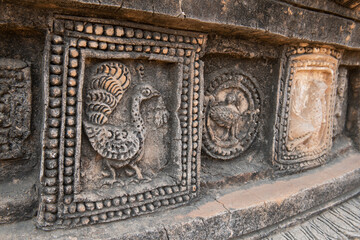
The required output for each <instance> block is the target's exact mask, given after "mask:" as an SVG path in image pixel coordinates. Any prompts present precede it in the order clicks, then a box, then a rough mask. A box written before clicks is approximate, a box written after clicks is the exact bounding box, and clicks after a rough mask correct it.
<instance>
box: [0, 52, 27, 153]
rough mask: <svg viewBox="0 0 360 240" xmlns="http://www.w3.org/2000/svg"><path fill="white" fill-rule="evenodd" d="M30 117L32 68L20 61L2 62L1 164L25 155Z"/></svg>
mask: <svg viewBox="0 0 360 240" xmlns="http://www.w3.org/2000/svg"><path fill="white" fill-rule="evenodd" d="M30 115H31V76H30V67H29V66H28V64H27V63H25V62H22V61H20V60H15V59H7V58H0V160H2V159H3V160H5V159H17V158H20V157H22V156H23V155H24V152H23V149H22V146H23V142H24V140H25V139H26V138H27V137H28V136H29V134H30Z"/></svg>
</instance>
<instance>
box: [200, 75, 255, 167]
mask: <svg viewBox="0 0 360 240" xmlns="http://www.w3.org/2000/svg"><path fill="white" fill-rule="evenodd" d="M260 95H261V94H260V92H259V88H258V85H257V82H256V80H255V79H254V78H250V77H248V76H246V75H245V74H242V73H240V72H225V73H221V74H219V73H216V74H214V75H213V77H212V78H211V83H210V86H209V88H208V89H207V91H206V97H205V101H206V108H205V122H204V133H203V148H204V150H205V152H206V153H207V154H208V155H209V156H211V157H213V158H215V159H221V160H229V159H233V158H235V157H237V156H239V155H240V154H241V153H242V152H244V151H245V150H246V149H248V148H249V147H250V145H251V143H252V142H253V140H254V138H255V137H256V134H257V130H258V126H259V124H258V121H259V115H260V112H261V99H260Z"/></svg>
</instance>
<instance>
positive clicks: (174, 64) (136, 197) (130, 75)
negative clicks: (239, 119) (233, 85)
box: [38, 16, 206, 229]
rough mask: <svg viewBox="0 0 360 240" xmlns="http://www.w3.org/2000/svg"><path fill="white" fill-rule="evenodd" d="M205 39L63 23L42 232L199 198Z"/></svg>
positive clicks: (46, 138)
mask: <svg viewBox="0 0 360 240" xmlns="http://www.w3.org/2000/svg"><path fill="white" fill-rule="evenodd" d="M205 41H206V36H205V35H203V34H201V33H194V32H187V31H177V30H171V29H164V28H158V27H154V26H147V25H142V24H136V23H130V22H123V21H113V20H103V19H89V18H86V19H84V18H81V17H69V16H56V17H55V18H54V19H53V23H52V29H51V30H50V31H49V33H48V37H47V48H46V53H45V56H44V62H45V69H44V72H45V74H44V92H45V97H44V99H45V102H46V103H45V105H46V107H45V109H44V112H45V116H44V127H43V139H42V143H43V152H42V160H41V184H42V189H41V199H40V204H39V214H38V226H39V227H41V228H43V229H54V228H67V227H76V226H80V225H87V224H96V223H103V222H110V221H115V220H122V219H127V218H130V217H134V216H137V215H142V214H146V213H151V212H154V211H157V210H160V209H163V208H171V207H175V206H179V205H182V204H185V203H187V202H189V201H190V200H191V199H192V198H194V197H196V195H197V193H198V189H199V168H200V151H201V139H202V135H201V134H202V105H203V99H202V95H203V63H202V61H201V60H200V56H201V55H202V53H203V48H204V45H205Z"/></svg>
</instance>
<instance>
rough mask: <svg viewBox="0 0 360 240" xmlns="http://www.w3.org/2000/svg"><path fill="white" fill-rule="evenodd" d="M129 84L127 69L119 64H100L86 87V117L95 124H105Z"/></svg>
mask: <svg viewBox="0 0 360 240" xmlns="http://www.w3.org/2000/svg"><path fill="white" fill-rule="evenodd" d="M130 83H131V74H130V71H129V69H128V68H127V67H126V66H125V65H124V64H122V63H119V62H105V63H102V64H100V65H99V66H98V67H97V68H96V71H95V74H94V76H93V77H92V78H91V82H90V84H89V87H88V91H87V96H86V102H85V103H86V111H85V113H86V115H87V117H88V118H89V121H90V122H92V123H95V124H101V125H103V124H105V123H106V122H107V121H108V117H109V115H110V114H111V113H112V112H113V111H114V109H115V108H116V106H117V105H118V103H119V102H120V100H121V98H122V96H123V94H124V92H125V91H126V90H127V89H128V88H129V86H130Z"/></svg>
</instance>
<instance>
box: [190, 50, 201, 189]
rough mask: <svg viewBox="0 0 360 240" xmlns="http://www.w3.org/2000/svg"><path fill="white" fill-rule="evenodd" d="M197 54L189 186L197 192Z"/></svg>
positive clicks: (197, 55)
mask: <svg viewBox="0 0 360 240" xmlns="http://www.w3.org/2000/svg"><path fill="white" fill-rule="evenodd" d="M199 58H200V57H199V54H195V62H194V86H193V108H192V118H193V119H192V120H193V125H192V137H193V139H192V141H193V152H192V156H191V184H192V191H194V192H195V191H196V190H197V186H196V184H197V177H198V176H197V171H198V169H197V164H196V163H197V153H198V148H199V147H200V143H199V138H200V137H199V134H200V129H199V128H200V126H199V118H200V116H199V114H200V112H199V108H200V103H199V101H200V99H199V98H200V79H199V78H200V63H199Z"/></svg>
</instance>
